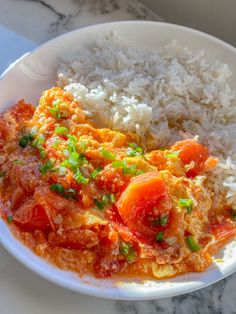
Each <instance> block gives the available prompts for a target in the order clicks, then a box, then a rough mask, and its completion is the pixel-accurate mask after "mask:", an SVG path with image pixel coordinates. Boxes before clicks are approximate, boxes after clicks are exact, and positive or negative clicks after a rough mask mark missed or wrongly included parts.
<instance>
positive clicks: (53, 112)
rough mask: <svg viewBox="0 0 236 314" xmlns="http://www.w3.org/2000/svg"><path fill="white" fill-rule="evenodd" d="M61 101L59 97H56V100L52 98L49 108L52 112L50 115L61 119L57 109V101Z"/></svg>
mask: <svg viewBox="0 0 236 314" xmlns="http://www.w3.org/2000/svg"><path fill="white" fill-rule="evenodd" d="M60 102H61V100H60V99H57V100H54V101H53V103H52V108H50V109H49V112H50V113H51V114H52V116H53V117H54V118H57V119H61V117H62V115H61V113H60V111H59V110H58V107H57V106H58V105H59V103H60Z"/></svg>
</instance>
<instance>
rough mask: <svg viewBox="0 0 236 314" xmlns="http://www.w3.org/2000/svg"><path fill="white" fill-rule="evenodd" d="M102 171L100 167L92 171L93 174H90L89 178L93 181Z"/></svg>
mask: <svg viewBox="0 0 236 314" xmlns="http://www.w3.org/2000/svg"><path fill="white" fill-rule="evenodd" d="M101 171H102V167H98V168H97V169H95V170H93V172H92V173H91V178H92V179H95V178H96V176H97V175H98V174H99V172H101Z"/></svg>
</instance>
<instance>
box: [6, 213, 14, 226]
mask: <svg viewBox="0 0 236 314" xmlns="http://www.w3.org/2000/svg"><path fill="white" fill-rule="evenodd" d="M7 222H8V223H9V224H11V223H12V222H13V217H12V216H11V215H9V216H8V217H7Z"/></svg>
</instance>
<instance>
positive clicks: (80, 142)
mask: <svg viewBox="0 0 236 314" xmlns="http://www.w3.org/2000/svg"><path fill="white" fill-rule="evenodd" d="M79 145H80V148H81V149H80V151H81V153H84V152H85V151H86V149H87V145H86V143H85V142H84V141H79Z"/></svg>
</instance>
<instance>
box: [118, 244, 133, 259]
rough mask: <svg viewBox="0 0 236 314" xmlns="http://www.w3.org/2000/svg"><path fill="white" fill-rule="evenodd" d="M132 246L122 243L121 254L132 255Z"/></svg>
mask: <svg viewBox="0 0 236 314" xmlns="http://www.w3.org/2000/svg"><path fill="white" fill-rule="evenodd" d="M130 250H131V245H130V244H129V243H127V242H121V244H120V254H121V255H123V256H127V255H128V254H129V253H130Z"/></svg>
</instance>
